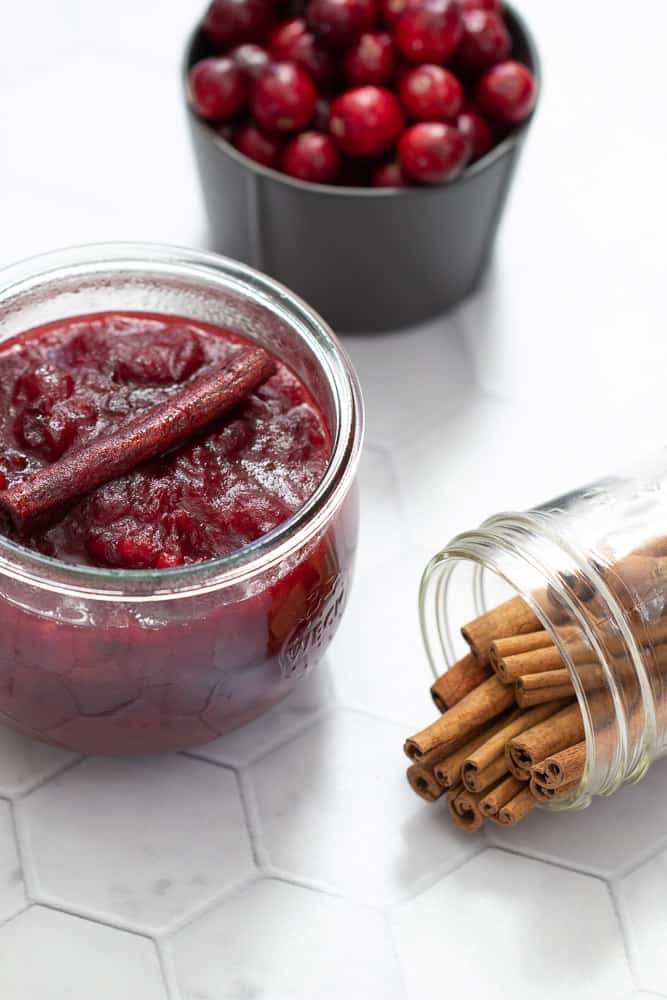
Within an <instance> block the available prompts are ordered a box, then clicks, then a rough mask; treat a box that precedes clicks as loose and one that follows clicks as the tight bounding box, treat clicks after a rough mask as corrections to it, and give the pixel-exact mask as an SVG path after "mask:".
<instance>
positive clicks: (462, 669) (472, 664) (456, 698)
mask: <svg viewBox="0 0 667 1000" xmlns="http://www.w3.org/2000/svg"><path fill="white" fill-rule="evenodd" d="M490 674H491V670H490V669H489V667H484V666H482V665H481V664H480V663H479V662H478V661H477V659H476V658H475V657H474V656H473V655H472V653H468V655H467V656H464V657H463V659H462V660H459V661H458V663H455V664H454V665H453V666H452V667H450V668H449V670H446V671H445V673H444V674H442V675H441V676H440V677H438V679H437V681H435V683H434V684H432V685H431V697H432V698H433V701H434V703H435V706H436V708H437V709H438V710H439V711H440V712H446V711H447V709H448V708H453V707H454V705H457V704H458V703H459V702H460V701H461V699H462V698H465V696H466V695H467V694H470V692H471V691H474V689H475V688H476V687H479V685H480V684H481V683H482V681H485V680H486V678H487V677H489V676H490Z"/></svg>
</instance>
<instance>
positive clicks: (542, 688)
mask: <svg viewBox="0 0 667 1000" xmlns="http://www.w3.org/2000/svg"><path fill="white" fill-rule="evenodd" d="M514 693H515V697H516V703H517V705H519V707H520V708H530V706H531V705H541V704H543V703H544V702H547V701H555V700H556V699H562V698H573V697H574V684H573V683H572V681H571V680H570V674H569V672H568V670H567V669H566V668H563V669H562V670H548V671H546V673H543V674H529V675H528V676H527V677H519V679H518V680H517V682H516V684H515V685H514Z"/></svg>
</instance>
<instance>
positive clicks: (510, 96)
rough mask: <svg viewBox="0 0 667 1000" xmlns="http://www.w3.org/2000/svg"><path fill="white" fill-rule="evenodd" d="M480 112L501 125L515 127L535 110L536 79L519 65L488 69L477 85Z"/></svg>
mask: <svg viewBox="0 0 667 1000" xmlns="http://www.w3.org/2000/svg"><path fill="white" fill-rule="evenodd" d="M476 97H477V103H478V104H479V106H480V108H481V110H482V111H483V112H484V113H485V114H487V115H489V117H490V118H495V119H496V121H499V122H502V123H503V124H504V125H517V124H518V123H519V122H522V121H523V120H524V119H525V118H527V117H528V115H529V114H530V112H531V111H532V110H533V108H534V107H535V101H536V99H537V84H536V83H535V77H534V76H533V74H532V73H531V72H530V70H529V69H528V67H527V66H524V65H522V63H518V62H513V61H512V60H508V61H507V62H503V63H499V64H498V65H497V66H492V67H491V69H488V70H487V71H486V73H485V74H484V76H483V77H482V78H481V80H480V81H479V84H478V85H477V95H476Z"/></svg>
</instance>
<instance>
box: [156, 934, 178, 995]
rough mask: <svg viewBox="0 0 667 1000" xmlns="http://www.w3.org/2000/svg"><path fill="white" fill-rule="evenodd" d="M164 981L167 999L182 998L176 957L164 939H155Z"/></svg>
mask: <svg viewBox="0 0 667 1000" xmlns="http://www.w3.org/2000/svg"><path fill="white" fill-rule="evenodd" d="M155 947H156V949H157V957H158V962H159V963H160V972H161V973H162V982H163V984H164V988H165V992H166V994H167V1000H180V997H181V993H180V990H179V988H178V981H177V979H176V969H175V968H174V958H173V955H172V953H171V949H170V948H169V947H168V945H167V944H165V942H164V941H155Z"/></svg>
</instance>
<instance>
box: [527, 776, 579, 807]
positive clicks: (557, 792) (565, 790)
mask: <svg viewBox="0 0 667 1000" xmlns="http://www.w3.org/2000/svg"><path fill="white" fill-rule="evenodd" d="M578 784H579V782H578V781H570V782H568V784H566V785H559V787H558V788H547V786H546V785H540V784H539V783H538V782H537V781H535V779H534V778H531V779H530V794H531V795H532V796H533V798H534V799H535V801H536V802H553V801H554V800H556V799H564V798H565V796H566V795H569V794H570V793H571V792H573V791H574V790H575V789H576V787H577V785H578Z"/></svg>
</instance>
